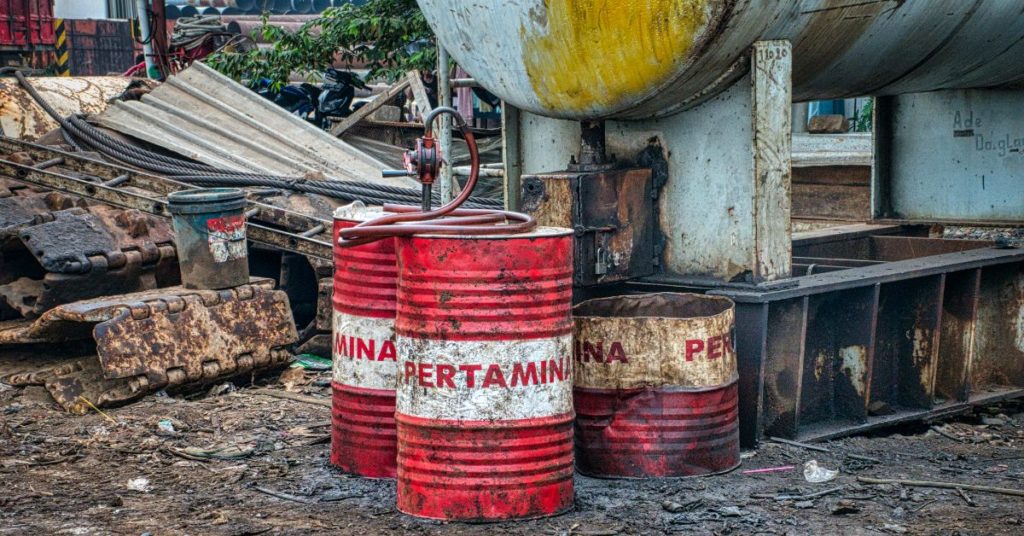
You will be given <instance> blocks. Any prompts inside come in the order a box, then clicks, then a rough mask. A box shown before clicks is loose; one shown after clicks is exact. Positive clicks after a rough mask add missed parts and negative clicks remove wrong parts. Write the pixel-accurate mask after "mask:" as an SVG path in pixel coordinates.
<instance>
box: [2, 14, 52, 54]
mask: <svg viewBox="0 0 1024 536" xmlns="http://www.w3.org/2000/svg"><path fill="white" fill-rule="evenodd" d="M55 43H56V34H55V32H54V26H53V2H52V0H0V66H8V65H26V66H32V67H45V66H46V65H48V64H49V63H50V62H51V60H52V58H53V51H54V45H55Z"/></svg>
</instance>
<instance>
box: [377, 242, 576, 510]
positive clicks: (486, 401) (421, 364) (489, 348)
mask: <svg viewBox="0 0 1024 536" xmlns="http://www.w3.org/2000/svg"><path fill="white" fill-rule="evenodd" d="M398 264H399V285H398V316H397V319H396V333H397V335H398V355H399V382H398V400H397V411H396V415H395V419H396V421H397V422H398V509H399V510H400V511H402V512H405V513H407V514H411V515H414V516H419V517H426V518H434V519H446V520H464V521H493V520H507V519H526V518H534V517H541V516H548V515H552V514H556V513H559V512H562V511H565V510H567V509H569V508H571V507H572V504H573V449H572V434H573V431H572V419H573V410H572V370H571V369H572V361H571V359H572V357H571V351H572V349H571V340H572V320H571V302H572V232H571V231H570V230H568V229H559V228H541V229H538V230H536V231H534V232H532V233H529V234H520V235H510V236H491V237H482V236H477V237H466V236H416V237H411V238H399V240H398Z"/></svg>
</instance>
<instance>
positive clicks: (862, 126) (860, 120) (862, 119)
mask: <svg viewBox="0 0 1024 536" xmlns="http://www.w3.org/2000/svg"><path fill="white" fill-rule="evenodd" d="M874 109H875V99H868V103H867V104H865V105H864V107H863V108H861V109H860V113H858V114H857V124H856V125H854V129H853V130H854V131H855V132H871V118H872V117H873V115H874Z"/></svg>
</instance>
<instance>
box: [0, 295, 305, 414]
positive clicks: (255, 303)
mask: <svg viewBox="0 0 1024 536" xmlns="http://www.w3.org/2000/svg"><path fill="white" fill-rule="evenodd" d="M90 336H91V337H92V338H93V339H94V340H95V342H96V351H97V355H98V360H97V359H80V360H75V361H73V362H71V363H67V364H64V365H61V366H58V367H57V368H55V369H53V370H51V371H50V372H48V373H45V374H37V375H35V377H34V378H33V379H34V380H35V381H44V382H45V385H46V388H47V389H48V390H49V391H50V393H51V394H52V395H53V397H54V398H55V399H56V400H57V401H58V402H59V403H60V404H61V406H63V407H64V408H65V409H67V410H69V411H72V412H83V411H85V410H87V406H88V405H87V403H86V402H85V400H88V401H89V402H91V403H93V404H95V405H97V406H104V405H112V404H117V403H123V402H127V401H129V400H132V399H134V398H137V397H139V396H142V395H144V394H147V393H151V392H154V391H157V390H160V389H167V388H173V387H178V386H181V385H185V384H195V383H203V382H212V381H216V380H218V379H220V378H224V377H228V376H233V375H237V374H241V373H246V372H250V371H258V370H263V369H268V368H272V367H275V366H279V365H281V364H284V363H286V362H287V361H288V360H289V359H290V357H291V353H290V352H289V351H288V350H287V349H286V347H287V346H288V345H290V344H292V343H294V342H295V341H296V340H297V338H298V335H297V333H296V330H295V323H294V321H293V320H292V316H291V309H290V307H289V304H288V297H287V296H286V295H285V293H284V292H281V291H278V290H274V289H273V282H272V281H270V280H267V279H256V280H253V282H252V283H251V284H249V285H242V286H240V287H236V288H233V289H230V290H220V291H212V290H189V289H184V288H181V287H173V288H167V289H160V290H156V291H147V292H140V293H133V294H125V295H121V296H113V297H108V298H98V299H93V300H87V301H80V302H76V303H71V304H66V305H62V306H59V307H56V308H54V309H51V310H50V311H48V312H46V313H45V314H43V316H42V317H40V318H39V319H38V320H36V321H34V322H28V321H16V322H3V323H0V346H2V345H11V344H32V343H51V344H52V343H61V342H66V341H74V340H83V339H88V338H89V337H90ZM29 381H31V380H29ZM83 397H84V399H85V400H83Z"/></svg>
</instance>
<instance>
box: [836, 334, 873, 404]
mask: <svg viewBox="0 0 1024 536" xmlns="http://www.w3.org/2000/svg"><path fill="white" fill-rule="evenodd" d="M839 357H840V359H841V360H842V366H841V367H840V371H841V372H842V373H843V374H844V375H845V376H846V377H847V378H848V379H849V380H850V385H852V386H853V388H854V390H856V391H857V395H859V396H860V397H862V398H863V397H864V396H865V394H866V393H867V367H868V356H867V348H865V347H864V345H862V344H855V345H852V346H844V347H842V348H840V349H839Z"/></svg>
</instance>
